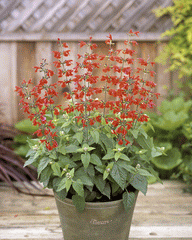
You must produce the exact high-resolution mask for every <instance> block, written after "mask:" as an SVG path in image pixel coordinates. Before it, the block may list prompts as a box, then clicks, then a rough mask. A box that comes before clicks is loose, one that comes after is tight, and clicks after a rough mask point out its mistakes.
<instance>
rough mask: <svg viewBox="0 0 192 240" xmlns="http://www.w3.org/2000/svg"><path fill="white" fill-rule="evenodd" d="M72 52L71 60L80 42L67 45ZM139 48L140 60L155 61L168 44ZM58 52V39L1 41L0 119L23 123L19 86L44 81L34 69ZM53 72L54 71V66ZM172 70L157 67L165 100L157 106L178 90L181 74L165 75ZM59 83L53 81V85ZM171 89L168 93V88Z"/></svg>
mask: <svg viewBox="0 0 192 240" xmlns="http://www.w3.org/2000/svg"><path fill="white" fill-rule="evenodd" d="M67 43H68V45H69V47H70V49H72V54H71V59H74V60H76V59H75V53H77V51H78V48H79V46H78V41H77V40H76V41H75V40H73V41H68V42H67ZM138 43H139V44H138V45H137V46H136V47H135V50H136V51H137V52H138V55H137V57H142V58H144V59H147V58H148V57H150V61H154V59H155V58H156V56H158V55H159V53H160V52H161V51H162V49H163V46H164V45H165V44H167V43H166V42H161V43H159V42H158V41H145V40H144V41H140V42H139V41H138ZM97 44H98V46H99V48H98V50H97V51H99V52H100V53H101V52H104V51H106V50H105V49H104V42H102V41H97ZM122 44H123V41H121V40H119V41H116V47H117V48H122V47H121V46H122ZM56 49H57V43H56V39H55V41H52V40H49V41H48V40H45V41H42V40H41V41H38V40H35V39H34V40H30V41H26V39H25V40H24V41H22V40H21V39H20V40H18V41H17V40H11V39H9V41H6V40H2V41H0V103H1V104H2V105H3V106H2V108H3V112H4V116H3V117H2V116H0V118H1V119H3V121H4V122H6V123H9V124H14V123H16V122H17V121H18V120H20V119H22V118H23V117H24V116H23V113H22V111H21V110H20V108H21V106H19V104H18V103H19V99H18V97H17V95H16V93H15V92H14V89H15V86H16V85H20V84H21V82H22V80H23V79H25V80H29V79H30V78H32V80H33V81H37V80H38V79H40V76H39V74H38V73H35V70H34V68H33V67H34V66H38V65H39V64H40V62H41V61H42V58H45V59H46V60H47V62H48V63H52V62H53V54H52V51H54V50H56ZM49 67H50V68H53V67H52V66H51V65H50V66H49ZM167 67H168V66H167V65H165V66H162V65H160V64H156V65H155V69H154V71H155V72H156V75H155V77H154V81H155V82H156V83H157V87H156V91H157V92H159V93H160V94H161V98H160V99H159V100H157V102H156V104H157V105H159V103H160V101H161V100H162V99H163V98H164V97H165V96H166V95H167V89H174V88H175V85H174V80H176V79H177V74H173V73H170V72H167V73H165V72H164V70H165V69H166V68H167ZM55 80H56V79H54V78H53V81H55ZM165 85H166V86H167V89H166V88H165V87H164V86H165Z"/></svg>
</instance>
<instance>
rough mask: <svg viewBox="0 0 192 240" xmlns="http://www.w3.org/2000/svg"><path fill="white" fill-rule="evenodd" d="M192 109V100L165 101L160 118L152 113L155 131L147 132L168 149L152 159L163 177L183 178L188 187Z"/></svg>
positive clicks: (191, 163)
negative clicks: (163, 153)
mask: <svg viewBox="0 0 192 240" xmlns="http://www.w3.org/2000/svg"><path fill="white" fill-rule="evenodd" d="M191 107H192V101H191V100H189V101H184V99H183V98H182V97H176V98H175V99H173V100H172V101H168V100H164V101H163V102H162V104H161V105H160V107H159V111H160V112H161V114H160V115H158V114H157V113H148V115H149V116H150V119H151V120H150V124H152V126H153V128H154V130H155V131H152V130H151V129H150V128H149V127H148V128H147V129H146V130H147V132H148V134H149V135H150V136H151V137H154V140H155V144H156V145H158V146H160V147H163V148H165V150H164V152H165V154H166V155H162V156H159V157H156V158H153V159H152V162H153V164H154V165H155V166H156V168H157V169H159V173H160V177H161V178H170V177H171V176H172V177H176V178H178V177H182V178H183V179H184V181H186V182H187V183H188V184H189V183H191V182H192V144H191V142H190V141H191V139H192V114H191Z"/></svg>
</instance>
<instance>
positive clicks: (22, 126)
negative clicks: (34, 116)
mask: <svg viewBox="0 0 192 240" xmlns="http://www.w3.org/2000/svg"><path fill="white" fill-rule="evenodd" d="M15 128H16V129H18V130H20V131H22V132H26V133H34V132H35V131H37V130H38V128H39V127H38V126H34V125H33V124H32V122H31V120H30V119H24V120H22V121H20V122H18V123H16V124H15Z"/></svg>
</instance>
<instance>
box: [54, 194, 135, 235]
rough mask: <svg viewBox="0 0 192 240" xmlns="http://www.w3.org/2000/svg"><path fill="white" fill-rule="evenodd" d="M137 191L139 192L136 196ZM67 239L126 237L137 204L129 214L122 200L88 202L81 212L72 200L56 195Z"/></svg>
mask: <svg viewBox="0 0 192 240" xmlns="http://www.w3.org/2000/svg"><path fill="white" fill-rule="evenodd" d="M137 195H138V191H136V198H135V202H136V199H137ZM55 199H56V204H57V208H58V211H59V216H60V221H61V227H62V231H63V236H64V240H127V239H128V237H129V231H130V226H131V221H132V216H133V211H134V207H135V204H134V206H132V208H131V209H130V211H129V212H128V213H127V212H126V211H125V209H124V206H123V201H122V200H118V201H111V202H101V203H100V202H99V203H98V202H96V203H94V202H87V203H86V205H85V210H84V211H83V213H79V212H78V211H77V210H76V208H75V206H74V205H73V203H72V200H70V199H65V200H64V201H62V200H61V199H60V198H59V197H58V196H57V194H55Z"/></svg>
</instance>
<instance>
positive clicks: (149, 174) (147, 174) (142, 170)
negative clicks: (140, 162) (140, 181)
mask: <svg viewBox="0 0 192 240" xmlns="http://www.w3.org/2000/svg"><path fill="white" fill-rule="evenodd" d="M138 173H139V174H140V175H142V176H145V177H152V176H153V175H152V174H151V173H150V172H148V171H147V170H145V169H138Z"/></svg>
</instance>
